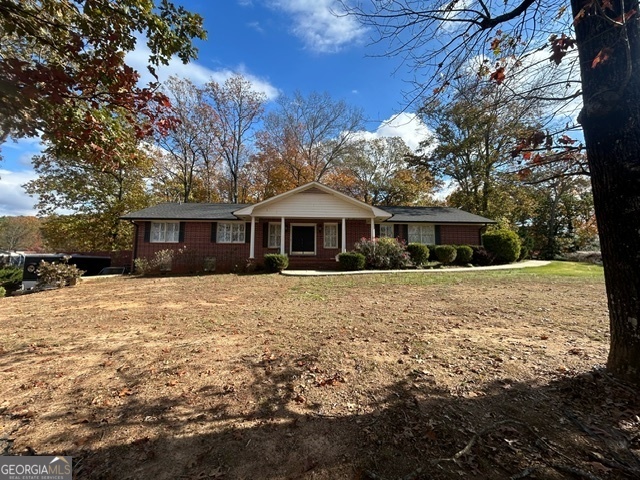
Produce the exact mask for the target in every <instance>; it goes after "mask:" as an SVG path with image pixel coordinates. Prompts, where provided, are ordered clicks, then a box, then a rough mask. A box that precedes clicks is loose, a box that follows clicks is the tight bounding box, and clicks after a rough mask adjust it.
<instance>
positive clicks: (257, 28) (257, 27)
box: [247, 22, 264, 33]
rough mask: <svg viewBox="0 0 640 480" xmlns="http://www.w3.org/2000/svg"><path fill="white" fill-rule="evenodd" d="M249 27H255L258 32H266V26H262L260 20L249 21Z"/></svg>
mask: <svg viewBox="0 0 640 480" xmlns="http://www.w3.org/2000/svg"><path fill="white" fill-rule="evenodd" d="M247 27H249V28H252V29H254V30H255V31H256V32H258V33H264V28H262V26H261V25H260V22H249V23H247Z"/></svg>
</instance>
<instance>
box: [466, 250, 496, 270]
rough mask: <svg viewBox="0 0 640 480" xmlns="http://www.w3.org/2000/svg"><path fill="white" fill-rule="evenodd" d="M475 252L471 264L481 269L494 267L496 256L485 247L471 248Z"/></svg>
mask: <svg viewBox="0 0 640 480" xmlns="http://www.w3.org/2000/svg"><path fill="white" fill-rule="evenodd" d="M471 249H472V250H473V258H472V259H471V263H473V264H474V265H478V266H479V267H488V266H489V265H493V262H494V260H495V259H496V256H495V255H494V254H493V253H491V252H489V251H487V249H486V248H484V247H471Z"/></svg>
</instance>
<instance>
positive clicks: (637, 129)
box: [572, 0, 640, 383]
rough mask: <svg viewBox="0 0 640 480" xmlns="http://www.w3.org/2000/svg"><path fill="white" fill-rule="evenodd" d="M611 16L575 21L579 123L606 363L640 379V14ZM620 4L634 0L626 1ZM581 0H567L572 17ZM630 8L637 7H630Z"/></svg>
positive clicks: (619, 10) (617, 3)
mask: <svg viewBox="0 0 640 480" xmlns="http://www.w3.org/2000/svg"><path fill="white" fill-rule="evenodd" d="M612 1H613V7H614V8H615V9H616V11H611V10H608V9H607V10H606V14H607V15H608V16H609V17H610V19H606V18H604V17H603V16H601V15H595V14H591V15H590V14H587V15H584V16H582V17H581V18H579V19H578V20H577V22H576V26H575V27H576V40H577V44H578V49H579V54H580V65H581V75H582V87H583V99H584V108H583V111H582V113H581V115H580V122H581V123H582V127H583V129H584V136H585V142H586V146H587V155H588V158H589V166H590V168H591V182H592V186H593V197H594V204H595V211H596V217H597V221H598V230H599V233H600V243H601V248H602V257H603V261H604V274H605V282H606V288H607V299H608V303H609V317H610V328H611V350H610V352H609V359H608V362H607V368H608V369H609V370H610V371H611V372H612V373H614V374H616V375H618V376H620V377H624V378H626V379H628V380H631V381H634V382H636V383H640V324H639V322H640V18H639V17H640V15H639V14H638V13H635V14H633V15H632V16H631V17H630V18H629V19H628V20H627V22H626V25H624V26H617V25H615V22H614V21H613V20H611V19H618V21H621V19H622V18H623V16H624V13H623V11H622V5H623V2H622V1H621V0H612ZM624 3H625V4H626V5H625V7H624V8H625V11H626V12H629V13H631V11H634V12H635V11H637V10H638V1H637V0H635V1H633V2H624ZM584 5H585V3H583V2H582V1H579V0H572V8H573V14H574V16H575V17H576V18H578V15H579V13H580V11H581V8H582V7H583V6H584ZM634 9H635V10H634Z"/></svg>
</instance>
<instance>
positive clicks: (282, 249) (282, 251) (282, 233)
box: [280, 217, 285, 255]
mask: <svg viewBox="0 0 640 480" xmlns="http://www.w3.org/2000/svg"><path fill="white" fill-rule="evenodd" d="M284 243H285V241H284V217H282V218H281V219H280V253H281V254H282V255H284Z"/></svg>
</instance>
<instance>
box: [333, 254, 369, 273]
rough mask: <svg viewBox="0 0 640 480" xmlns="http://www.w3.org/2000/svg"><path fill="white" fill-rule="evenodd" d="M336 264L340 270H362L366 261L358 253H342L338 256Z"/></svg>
mask: <svg viewBox="0 0 640 480" xmlns="http://www.w3.org/2000/svg"><path fill="white" fill-rule="evenodd" d="M338 263H340V268H341V269H342V270H362V269H364V266H365V265H366V263H367V259H366V258H365V257H364V255H362V254H361V253H358V252H344V253H341V254H339V255H338Z"/></svg>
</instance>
